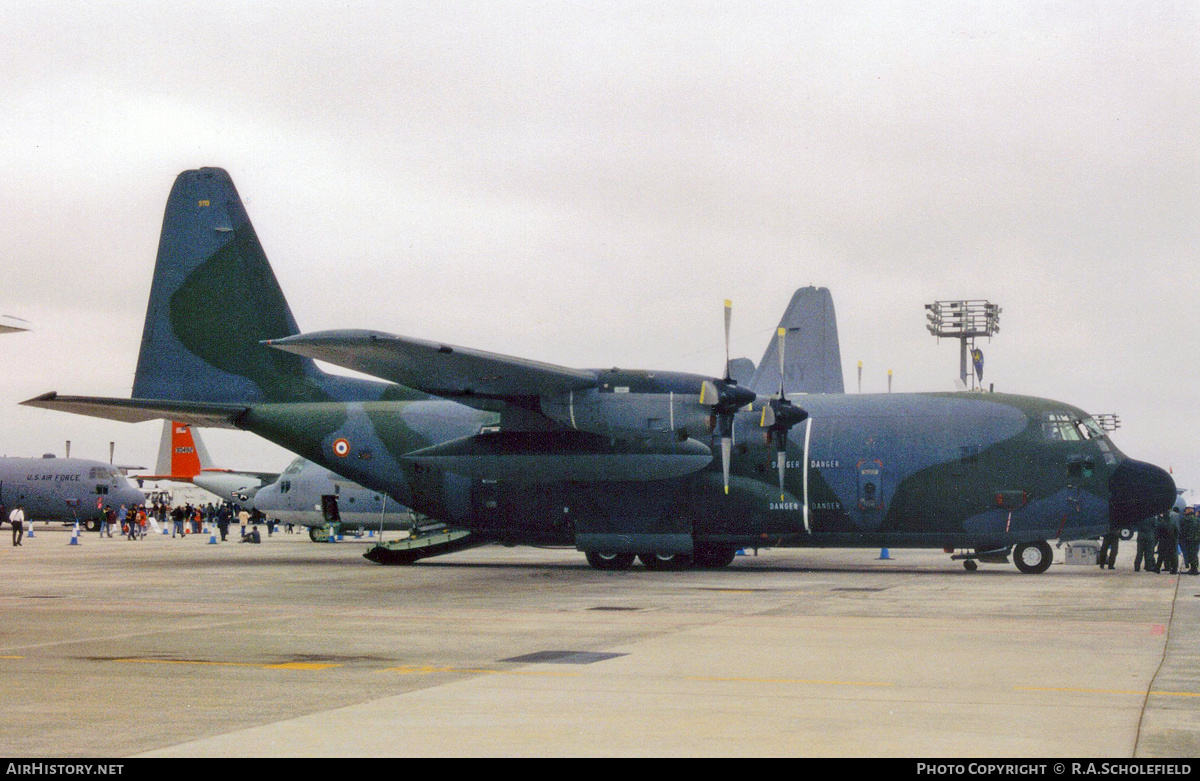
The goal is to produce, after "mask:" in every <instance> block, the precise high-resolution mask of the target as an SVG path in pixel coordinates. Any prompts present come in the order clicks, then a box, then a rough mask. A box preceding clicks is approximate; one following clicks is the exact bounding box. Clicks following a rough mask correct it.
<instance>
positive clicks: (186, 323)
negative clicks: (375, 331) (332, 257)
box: [132, 168, 386, 404]
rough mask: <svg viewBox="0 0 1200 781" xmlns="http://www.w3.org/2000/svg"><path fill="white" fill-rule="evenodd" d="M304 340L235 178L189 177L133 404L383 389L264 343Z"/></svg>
mask: <svg viewBox="0 0 1200 781" xmlns="http://www.w3.org/2000/svg"><path fill="white" fill-rule="evenodd" d="M299 332H300V330H299V328H298V327H297V325H296V320H295V318H294V317H293V316H292V311H291V309H290V307H289V306H288V303H287V300H286V299H285V298H284V295H283V291H282V290H281V289H280V287H279V282H278V281H277V280H276V278H275V274H274V272H273V271H272V270H271V266H270V264H269V263H268V262H267V256H266V253H265V252H264V251H263V248H262V245H261V244H260V243H259V240H258V235H257V234H256V233H255V231H254V226H253V225H251V224H250V218H249V216H248V215H247V214H246V209H245V207H244V206H243V205H242V200H241V198H240V197H238V193H237V189H236V188H234V186H233V180H232V179H231V178H230V177H229V174H228V173H226V172H225V171H224V170H222V169H220V168H200V169H198V170H193V171H184V172H183V173H181V174H179V176H178V177H176V179H175V186H174V187H173V188H172V189H171V195H170V197H169V198H168V199H167V208H166V213H165V214H164V216H163V226H162V234H161V237H160V239H159V245H158V258H157V261H156V263H155V267H154V280H153V282H152V284H151V287H150V303H149V306H148V308H147V311H146V323H145V327H144V329H143V331H142V346H141V352H140V354H139V355H138V363H137V373H136V374H135V376H134V381H133V394H132V395H133V398H134V399H157V400H171V401H187V402H205V403H217V404H228V403H237V404H245V403H255V402H291V401H329V400H359V399H374V398H378V397H379V396H380V394H381V392H382V391H383V389H384V388H385V387H386V386H385V385H384V384H382V383H378V382H372V381H364V380H357V379H349V378H345V377H340V376H337V375H330V374H327V373H325V372H323V371H321V370H320V369H319V368H318V367H317V366H316V364H314V363H313V361H312V360H310V359H308V358H304V357H301V356H298V355H292V354H289V353H284V352H281V351H279V350H271V349H269V348H267V347H265V346H264V345H262V344H261V342H262V341H263V340H266V339H279V338H282V337H285V336H293V335H295V334H298V333H299Z"/></svg>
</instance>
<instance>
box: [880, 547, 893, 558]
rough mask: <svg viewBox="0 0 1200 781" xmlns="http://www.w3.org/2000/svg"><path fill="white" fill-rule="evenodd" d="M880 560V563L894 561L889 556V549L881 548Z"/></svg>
mask: <svg viewBox="0 0 1200 781" xmlns="http://www.w3.org/2000/svg"><path fill="white" fill-rule="evenodd" d="M879 560H880V561H891V560H892V557H891V556H889V555H888V549H887V548H881V549H880V551H879Z"/></svg>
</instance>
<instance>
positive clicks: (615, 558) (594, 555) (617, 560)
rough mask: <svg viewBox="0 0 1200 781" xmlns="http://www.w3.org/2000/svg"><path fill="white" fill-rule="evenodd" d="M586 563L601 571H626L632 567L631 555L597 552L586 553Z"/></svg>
mask: <svg viewBox="0 0 1200 781" xmlns="http://www.w3.org/2000/svg"><path fill="white" fill-rule="evenodd" d="M585 555H586V556H587V563H588V564H591V565H592V566H593V567H595V568H596V569H603V570H626V569H629V568H630V567H632V566H633V554H632V553H601V552H599V551H588V552H587V554H585Z"/></svg>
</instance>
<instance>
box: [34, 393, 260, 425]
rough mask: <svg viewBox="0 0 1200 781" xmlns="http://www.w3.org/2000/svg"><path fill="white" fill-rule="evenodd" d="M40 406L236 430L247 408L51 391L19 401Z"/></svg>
mask: <svg viewBox="0 0 1200 781" xmlns="http://www.w3.org/2000/svg"><path fill="white" fill-rule="evenodd" d="M21 405H22V406H25V407H39V408H41V409H52V410H58V411H60V412H73V413H75V414H76V415H88V416H90V417H93V418H106V419H108V420H119V421H121V422H122V423H143V422H145V421H147V420H177V421H180V422H181V423H187V424H189V425H192V426H204V427H207V428H232V429H236V428H237V425H235V421H236V420H237V419H238V418H239V417H241V415H242V413H244V412H245V411H246V409H247V407H246V405H245V404H221V403H215V402H188V401H170V400H164V399H110V398H101V397H97V396H60V395H58V393H56V392H54V391H51V392H50V393H44V394H42V395H41V396H38V397H36V398H32V399H29V400H28V401H23V402H21Z"/></svg>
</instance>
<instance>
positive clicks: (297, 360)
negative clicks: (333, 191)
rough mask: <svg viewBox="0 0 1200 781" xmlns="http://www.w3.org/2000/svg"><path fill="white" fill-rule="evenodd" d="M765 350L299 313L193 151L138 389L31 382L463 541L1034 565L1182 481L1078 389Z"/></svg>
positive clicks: (170, 220) (168, 219)
mask: <svg viewBox="0 0 1200 781" xmlns="http://www.w3.org/2000/svg"><path fill="white" fill-rule="evenodd" d="M726 323H727V325H726V333H727V334H728V312H727V315H726ZM783 333H785V334H786V333H787V331H786V330H785V331H784V332H783ZM796 336H803V335H802V334H796ZM796 336H794V337H793V340H795V338H796ZM781 340H782V337H781ZM780 348H781V352H782V351H783V350H785V349H786V345H780ZM314 359H319V360H323V361H327V362H330V363H332V364H335V365H341V366H345V367H348V368H350V369H354V370H357V371H360V372H365V373H367V374H370V375H373V376H376V377H379V378H382V379H383V380H386V381H388V382H375V381H371V380H366V379H359V378H350V377H341V376H336V375H330V374H327V373H325V372H323V371H321V370H320V369H319V368H318V367H317V366H316V364H315V362H314ZM764 363H767V362H764ZM730 365H731V364H730V362H728V361H727V367H728V366H730ZM763 372H764V367H763V366H760V367H758V370H757V371H756V374H755V376H754V377H753V378H752V380H751V382H750V383H749V385H743V384H739V383H738V382H737V381H736V380H734V379H733V378H732V377H731V376H730V372H729V370H728V369H727V371H726V375H725V376H724V377H720V378H718V377H710V376H704V375H699V374H685V373H679V372H663V371H647V370H629V369H616V368H614V369H574V368H567V367H561V366H555V365H550V364H545V363H539V362H535V361H530V360H526V359H520V358H511V357H507V356H502V355H496V354H492V353H486V352H482V351H478V350H471V349H467V348H462V347H457V346H453V345H448V344H442V343H438V342H430V341H424V340H420V339H413V338H409V337H402V336H394V335H391V334H385V333H380V332H376V331H366V330H342V331H326V332H320V333H313V334H301V333H300V331H299V328H298V327H297V325H296V322H295V320H294V318H293V317H292V314H291V311H290V309H289V307H288V305H287V303H286V301H285V300H284V296H283V293H282V291H281V290H280V288H279V284H278V282H277V281H276V278H275V276H274V273H273V272H272V271H271V269H270V266H269V264H268V262H267V259H266V255H265V253H264V252H263V249H262V247H261V245H260V244H259V241H258V237H257V235H256V234H255V231H254V229H253V227H252V226H251V224H250V220H249V218H248V216H247V215H246V212H245V209H244V207H243V205H242V202H241V200H240V198H239V197H238V194H237V192H236V190H235V188H234V186H233V182H232V181H231V179H230V178H229V176H228V174H227V173H226V172H225V171H223V170H221V169H218V168H202V169H199V170H193V171H185V172H183V173H181V174H180V175H179V176H178V177H177V178H176V181H175V185H174V188H173V189H172V191H171V195H170V198H169V199H168V202H167V208H166V214H165V216H164V220H163V230H162V236H161V239H160V244H159V251H158V259H157V264H156V267H155V272H154V280H153V283H152V287H151V292H150V302H149V307H148V311H147V315H146V323H145V328H144V331H143V335H142V347H141V353H140V355H139V359H138V366H137V372H136V375H135V379H134V385H133V392H132V398H129V399H112V398H96V397H80V396H60V395H58V394H56V393H47V394H45V395H43V396H39V397H37V398H35V399H31V400H29V401H27V402H24V403H25V404H28V405H31V406H36V407H44V408H49V409H59V410H65V411H69V412H76V413H82V414H87V415H94V416H99V417H105V418H111V419H116V420H124V421H131V422H137V421H143V420H149V419H155V418H173V419H176V420H182V421H185V422H188V423H191V424H193V425H200V426H223V427H230V428H238V429H243V430H246V431H251V432H253V433H255V434H258V435H260V436H262V437H265V438H266V439H268V440H270V441H272V442H275V443H277V444H279V445H282V446H283V447H285V448H287V449H289V450H291V451H293V452H295V453H297V454H299V455H301V456H303V457H305V458H307V459H309V460H310V461H313V462H316V463H318V464H321V465H323V466H325V467H327V468H329V469H332V470H333V471H335V472H337V473H339V474H341V475H343V476H345V477H346V478H348V479H350V480H353V481H354V482H357V483H359V484H361V485H363V486H367V487H368V488H371V489H374V490H378V491H383V492H386V493H387V494H388V495H389V496H391V497H392V498H393V499H395V500H396V501H398V502H400V503H401V504H404V505H406V506H408V507H410V508H412V509H413V510H415V511H416V512H419V513H421V514H423V515H427V516H430V517H432V518H435V519H437V520H439V521H442V522H444V523H446V524H448V525H449V526H451V527H454V528H456V529H460V530H462V531H463V533H464V534H465V535H466V537H465V539H462V540H460V541H459V542H461V543H464V544H465V543H477V542H480V541H499V542H504V543H509V544H537V545H570V546H574V547H575V548H577V549H578V550H581V551H583V552H585V553H586V555H587V559H588V561H589V562H590V563H591V564H592V565H593V566H596V567H600V568H624V567H628V566H630V565H631V564H632V562H633V561H634V558H635V557H637V558H640V559H641V561H642V562H643V563H644V564H645V565H646V566H648V567H655V568H663V567H676V566H685V565H690V564H693V563H695V564H699V565H704V566H724V565H726V564H729V563H730V562H731V561H732V560H733V558H734V554H735V552H736V550H737V549H739V548H742V547H751V546H752V547H756V548H767V547H773V546H794V547H804V546H862V547H881V546H887V547H891V548H905V547H923V548H931V547H932V548H946V549H950V550H953V549H965V550H967V551H969V552H970V553H969V555H972V556H978V557H980V558H982V559H983V560H985V561H987V560H995V559H996V558H999V557H1002V556H1003V555H1004V554H1006V553H1008V552H1009V551H1010V550H1011V551H1012V554H1013V556H1014V559H1015V563H1016V565H1017V567H1018V568H1019V569H1020V570H1021V571H1023V572H1041V571H1044V570H1045V569H1046V568H1047V567H1048V566H1049V565H1050V562H1051V558H1052V552H1051V549H1050V546H1049V545H1048V544H1047V540H1051V539H1060V540H1071V539H1080V538H1090V537H1096V536H1098V535H1100V534H1102V533H1104V532H1105V531H1107V530H1108V529H1109V527H1110V525H1118V526H1128V525H1132V524H1135V523H1137V522H1138V521H1139V520H1141V519H1142V518H1145V517H1147V516H1150V515H1155V514H1157V513H1160V512H1164V511H1166V510H1167V509H1169V508H1170V506H1171V504H1172V503H1173V502H1174V499H1175V485H1174V482H1173V481H1172V479H1171V477H1170V475H1168V474H1167V472H1166V471H1165V470H1162V469H1160V468H1158V467H1156V466H1153V465H1151V464H1148V463H1144V462H1140V461H1136V460H1133V459H1130V458H1128V457H1127V456H1125V455H1124V454H1122V453H1121V452H1120V451H1119V450H1118V449H1117V448H1116V446H1115V445H1114V444H1113V443H1112V442H1111V441H1110V440H1109V438H1108V436H1107V434H1106V433H1105V432H1104V431H1103V430H1102V429H1101V428H1100V427H1099V426H1097V425H1096V424H1095V422H1094V421H1093V420H1092V419H1091V417H1090V416H1089V415H1088V414H1087V413H1085V412H1084V411H1082V410H1080V409H1079V408H1077V407H1074V406H1071V405H1069V404H1064V403H1061V402H1057V401H1051V400H1048V399H1041V398H1034V397H1029V396H1017V395H1009V394H999V393H988V394H981V393H913V394H887V395H847V394H844V393H839V392H836V391H838V390H840V389H841V388H840V385H841V377H840V367H839V370H838V376H837V378H836V382H834V381H833V380H831V381H830V382H831V383H832V385H833V387H826V388H817V389H816V390H823V391H825V392H814V393H806V394H803V395H801V394H799V393H797V392H794V391H793V392H792V393H791V396H790V397H788V396H787V395H786V394H787V393H788V391H789V388H788V387H787V382H786V379H785V381H784V382H783V383H782V384H776V383H775V382H771V381H769V380H767V379H765V378H764V377H762V376H759V375H762V374H763ZM783 374H784V376H785V378H786V374H787V371H786V370H785V371H784V372H783ZM741 376H742V377H743V378H744V377H745V375H744V374H742V375H741ZM774 379H776V382H777V381H778V379H777V378H774ZM830 391H833V392H830ZM459 547H461V545H459ZM454 548H455V544H454V543H453V542H450V543H448V544H447V545H446V546H444V547H440V548H438V547H434V548H429V549H423V550H415V549H397V550H387V549H384V550H380V549H377V550H376V556H375V558H376V560H379V561H385V562H397V563H407V562H411V561H413V560H415V559H417V558H420V557H422V556H425V555H430V554H431V553H435V552H444V551H448V550H452V549H454ZM972 563H973V562H972Z"/></svg>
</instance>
